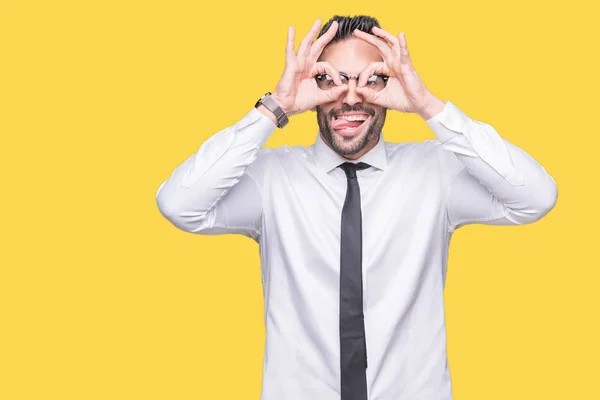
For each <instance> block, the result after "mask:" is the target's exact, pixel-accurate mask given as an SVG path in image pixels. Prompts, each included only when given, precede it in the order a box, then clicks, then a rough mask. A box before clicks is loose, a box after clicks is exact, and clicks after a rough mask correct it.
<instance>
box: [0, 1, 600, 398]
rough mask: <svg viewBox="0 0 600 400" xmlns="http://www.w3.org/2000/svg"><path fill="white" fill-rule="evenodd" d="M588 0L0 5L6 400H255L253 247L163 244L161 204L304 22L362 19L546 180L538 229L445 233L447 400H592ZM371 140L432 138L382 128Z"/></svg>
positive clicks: (593, 238) (241, 243) (294, 137)
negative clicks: (164, 186)
mask: <svg viewBox="0 0 600 400" xmlns="http://www.w3.org/2000/svg"><path fill="white" fill-rule="evenodd" d="M366 3H368V4H366ZM551 3H552V4H555V5H551ZM588 3H589V4H592V3H593V2H588V1H582V0H578V1H570V2H560V3H558V2H557V3H554V2H546V1H535V2H527V1H522V0H520V1H514V0H510V1H502V2H495V3H491V2H482V1H466V0H458V1H446V0H445V1H428V2H422V1H400V0H398V1H396V2H389V1H381V2H375V1H370V2H365V1H344V2H327V1H302V2H287V1H285V0H279V1H273V0H267V1H259V2H246V3H231V2H225V1H221V2H208V3H207V4H206V5H201V2H199V1H173V0H172V1H162V2H160V1H114V0H111V1H63V0H61V1H46V2H42V1H23V0H21V1H17V0H14V1H10V0H1V1H0V5H1V6H0V99H1V102H0V133H1V139H2V142H1V143H2V144H1V146H0V151H1V154H0V155H1V157H0V163H1V166H0V167H1V171H2V172H1V174H2V181H1V187H2V189H1V196H0V201H1V208H0V210H1V212H2V222H1V226H2V241H1V246H2V249H1V254H0V257H1V258H0V263H1V269H0V274H1V275H0V336H1V337H0V399H6V400H16V399H40V400H43V399H61V400H67V399H78V400H79V399H83V400H86V399H144V400H149V399H178V400H179V399H182V400H183V399H249V400H252V399H256V400H257V399H258V398H259V394H260V387H261V373H262V369H261V368H262V352H263V340H264V327H263V314H262V312H263V311H262V306H263V299H262V292H261V286H260V285H261V280H260V272H259V257H258V246H257V245H256V244H255V243H254V242H253V241H252V240H250V239H247V238H244V237H242V236H213V237H210V236H209V237H202V236H197V235H192V234H188V233H183V232H181V231H179V230H177V229H176V228H174V227H173V226H171V225H170V224H169V222H168V221H166V220H165V219H163V218H162V216H161V215H160V214H159V212H158V209H157V206H156V203H155V193H156V189H157V188H158V186H159V184H160V183H161V182H162V181H163V180H165V179H167V178H168V177H169V175H170V173H171V172H172V170H173V169H174V168H175V167H176V166H177V165H179V164H180V163H181V162H183V161H184V160H185V159H186V158H187V157H189V156H190V155H191V154H192V153H194V152H195V151H197V149H198V147H199V146H200V144H201V143H202V142H203V141H205V140H206V139H207V138H208V137H209V136H211V135H212V134H213V133H215V132H217V131H219V130H220V129H222V128H224V127H226V126H229V125H231V124H233V123H235V122H236V121H237V120H238V119H240V118H241V117H242V116H243V115H245V114H246V113H247V112H248V111H249V110H250V108H251V107H252V106H253V105H254V102H255V101H256V99H257V98H258V97H260V96H261V95H262V94H264V93H265V92H266V91H268V90H272V89H273V88H274V87H275V85H276V83H277V80H278V78H279V76H280V74H281V71H282V69H283V65H284V47H285V43H286V32H287V26H288V25H293V26H294V27H295V28H296V31H297V36H296V45H298V44H299V43H300V40H301V38H302V37H304V35H305V34H306V32H307V30H308V29H309V27H310V25H311V24H312V22H313V21H314V19H315V18H317V17H318V18H321V19H322V20H323V21H326V20H328V19H329V18H330V17H331V16H332V15H334V14H343V15H355V14H360V13H365V14H369V15H372V16H375V17H377V18H378V19H379V20H380V22H381V24H382V26H383V28H384V29H387V30H389V31H391V32H392V33H394V34H398V33H399V32H400V31H404V32H406V38H407V42H408V46H409V49H410V50H411V55H412V58H413V62H414V64H415V66H416V68H417V71H418V72H419V73H420V75H421V77H422V78H423V80H424V81H425V83H426V84H427V85H428V87H429V88H430V89H431V90H432V92H433V93H434V94H436V95H437V96H438V97H440V98H442V99H443V100H448V99H449V100H451V101H452V102H454V103H455V104H456V105H457V106H459V107H460V108H461V109H462V110H463V111H465V112H466V113H467V114H468V115H469V116H470V117H472V118H474V119H477V120H480V121H484V122H487V123H490V124H491V125H493V126H494V127H495V128H496V129H497V130H498V132H500V134H501V135H502V136H503V137H505V138H506V139H508V140H510V141H512V142H513V143H515V144H517V145H518V146H520V147H521V148H523V149H524V150H526V151H527V152H529V153H530V154H531V155H532V156H534V157H535V158H536V159H537V160H538V161H540V163H541V164H542V165H544V167H545V168H546V169H547V170H548V171H549V172H550V174H551V175H552V176H553V177H554V178H555V179H556V182H557V184H558V188H559V200H558V203H557V205H556V208H555V209H554V210H553V211H552V212H551V213H550V214H549V215H548V216H547V217H545V218H544V219H543V220H541V221H539V222H537V223H535V224H533V225H527V226H521V227H487V226H481V225H477V226H467V227H464V228H461V229H459V230H458V231H457V232H456V233H455V235H454V238H453V240H452V244H451V250H450V262H449V275H448V282H447V289H446V301H447V303H446V309H447V325H448V341H449V342H448V353H449V364H450V369H451V373H452V378H453V386H454V397H455V399H456V400H481V399H489V400H492V399H511V400H512V399H514V400H516V399H579V400H587V399H600V389H599V386H598V383H597V379H598V376H599V375H600V367H599V366H598V359H599V358H600V346H599V344H598V338H600V328H599V326H598V316H599V311H598V309H599V306H600V301H599V299H600V297H599V294H598V282H599V279H600V273H599V267H600V262H599V257H598V255H597V254H598V248H599V247H600V245H599V243H598V239H599V238H598V233H597V228H598V226H599V224H600V220H599V217H598V207H599V206H598V201H599V200H598V196H597V187H596V186H597V184H598V178H597V175H598V172H599V168H598V160H599V158H600V157H599V155H598V148H599V145H600V140H599V139H598V135H599V133H600V132H599V131H600V130H599V129H598V126H599V122H598V120H597V115H598V101H597V98H598V89H599V87H598V78H597V76H598V71H599V70H600V66H599V65H598V61H597V53H598V46H597V41H598V38H599V31H598V28H597V26H598V24H597V15H598V14H597V13H596V12H595V11H594V10H592V9H590V8H586V5H585V4H588ZM316 129H317V125H316V118H315V114H312V113H310V112H309V113H306V114H303V115H300V116H295V117H293V118H292V119H291V123H290V125H289V126H288V128H286V129H285V130H283V131H279V130H277V131H276V132H275V133H274V134H273V136H272V137H271V138H270V139H269V141H268V142H267V146H268V147H275V146H280V145H283V144H289V145H295V144H303V145H309V144H311V143H313V141H314V139H315V137H316V132H317V131H316ZM384 133H385V134H386V140H388V141H412V140H418V141H420V140H426V139H432V138H434V136H433V133H432V132H431V131H430V130H429V129H428V127H427V125H426V124H425V123H424V122H423V121H422V120H421V119H420V118H419V117H418V116H416V115H406V114H398V113H394V114H391V113H390V114H389V115H388V121H387V124H386V126H385V127H384ZM389 400H396V399H389ZM398 400H400V399H398Z"/></svg>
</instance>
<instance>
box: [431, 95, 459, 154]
mask: <svg viewBox="0 0 600 400" xmlns="http://www.w3.org/2000/svg"><path fill="white" fill-rule="evenodd" d="M426 122H427V125H429V127H430V128H431V130H432V131H433V132H434V133H435V135H436V136H437V138H438V140H439V141H440V142H442V143H444V142H447V141H448V140H450V139H452V138H453V137H454V136H456V135H458V134H459V133H461V132H463V131H464V130H465V129H466V127H467V125H468V123H469V117H468V116H467V115H466V114H465V113H464V112H462V111H461V110H460V109H459V108H458V107H456V106H455V105H454V104H453V103H452V102H450V100H447V101H446V106H445V107H444V109H443V110H442V112H440V113H439V114H437V115H436V116H434V117H432V118H430V119H428V120H427V121H426Z"/></svg>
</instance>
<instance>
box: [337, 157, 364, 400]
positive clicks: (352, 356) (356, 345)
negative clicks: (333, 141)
mask: <svg viewBox="0 0 600 400" xmlns="http://www.w3.org/2000/svg"><path fill="white" fill-rule="evenodd" d="M339 167H340V168H342V169H343V170H344V172H345V173H346V177H347V178H348V189H347V191H346V200H345V201H344V207H343V208H342V231H341V257H340V366H341V389H342V398H341V400H367V373H366V368H367V344H366V340H365V322H364V314H363V305H362V303H363V288H362V215H361V209H360V188H359V187H358V179H357V178H356V170H357V169H365V168H368V167H369V165H368V164H365V163H362V162H359V163H358V164H352V163H349V162H345V163H343V164H341V165H339Z"/></svg>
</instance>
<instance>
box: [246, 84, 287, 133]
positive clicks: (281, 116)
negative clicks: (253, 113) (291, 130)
mask: <svg viewBox="0 0 600 400" xmlns="http://www.w3.org/2000/svg"><path fill="white" fill-rule="evenodd" d="M271 94H272V93H271V92H267V93H265V95H264V96H263V97H261V98H260V99H258V101H257V102H256V104H255V105H254V107H255V108H258V106H260V105H261V104H262V105H264V106H265V107H267V109H268V110H269V111H271V112H272V113H273V114H274V115H275V118H277V127H278V128H283V127H284V126H286V125H287V124H288V122H289V120H288V117H287V115H285V113H284V112H283V110H282V109H281V107H279V104H277V102H276V101H275V100H273V97H271Z"/></svg>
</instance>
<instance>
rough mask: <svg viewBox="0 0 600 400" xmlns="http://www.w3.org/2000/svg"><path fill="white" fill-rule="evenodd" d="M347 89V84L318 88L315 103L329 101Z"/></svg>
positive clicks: (335, 98) (337, 97) (334, 99)
mask: <svg viewBox="0 0 600 400" xmlns="http://www.w3.org/2000/svg"><path fill="white" fill-rule="evenodd" d="M347 90H348V85H342V86H336V87H333V88H331V89H329V90H319V92H318V94H317V105H318V106H320V105H321V104H325V103H331V102H332V101H336V100H337V99H339V98H340V96H341V95H343V94H344V92H346V91H347Z"/></svg>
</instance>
